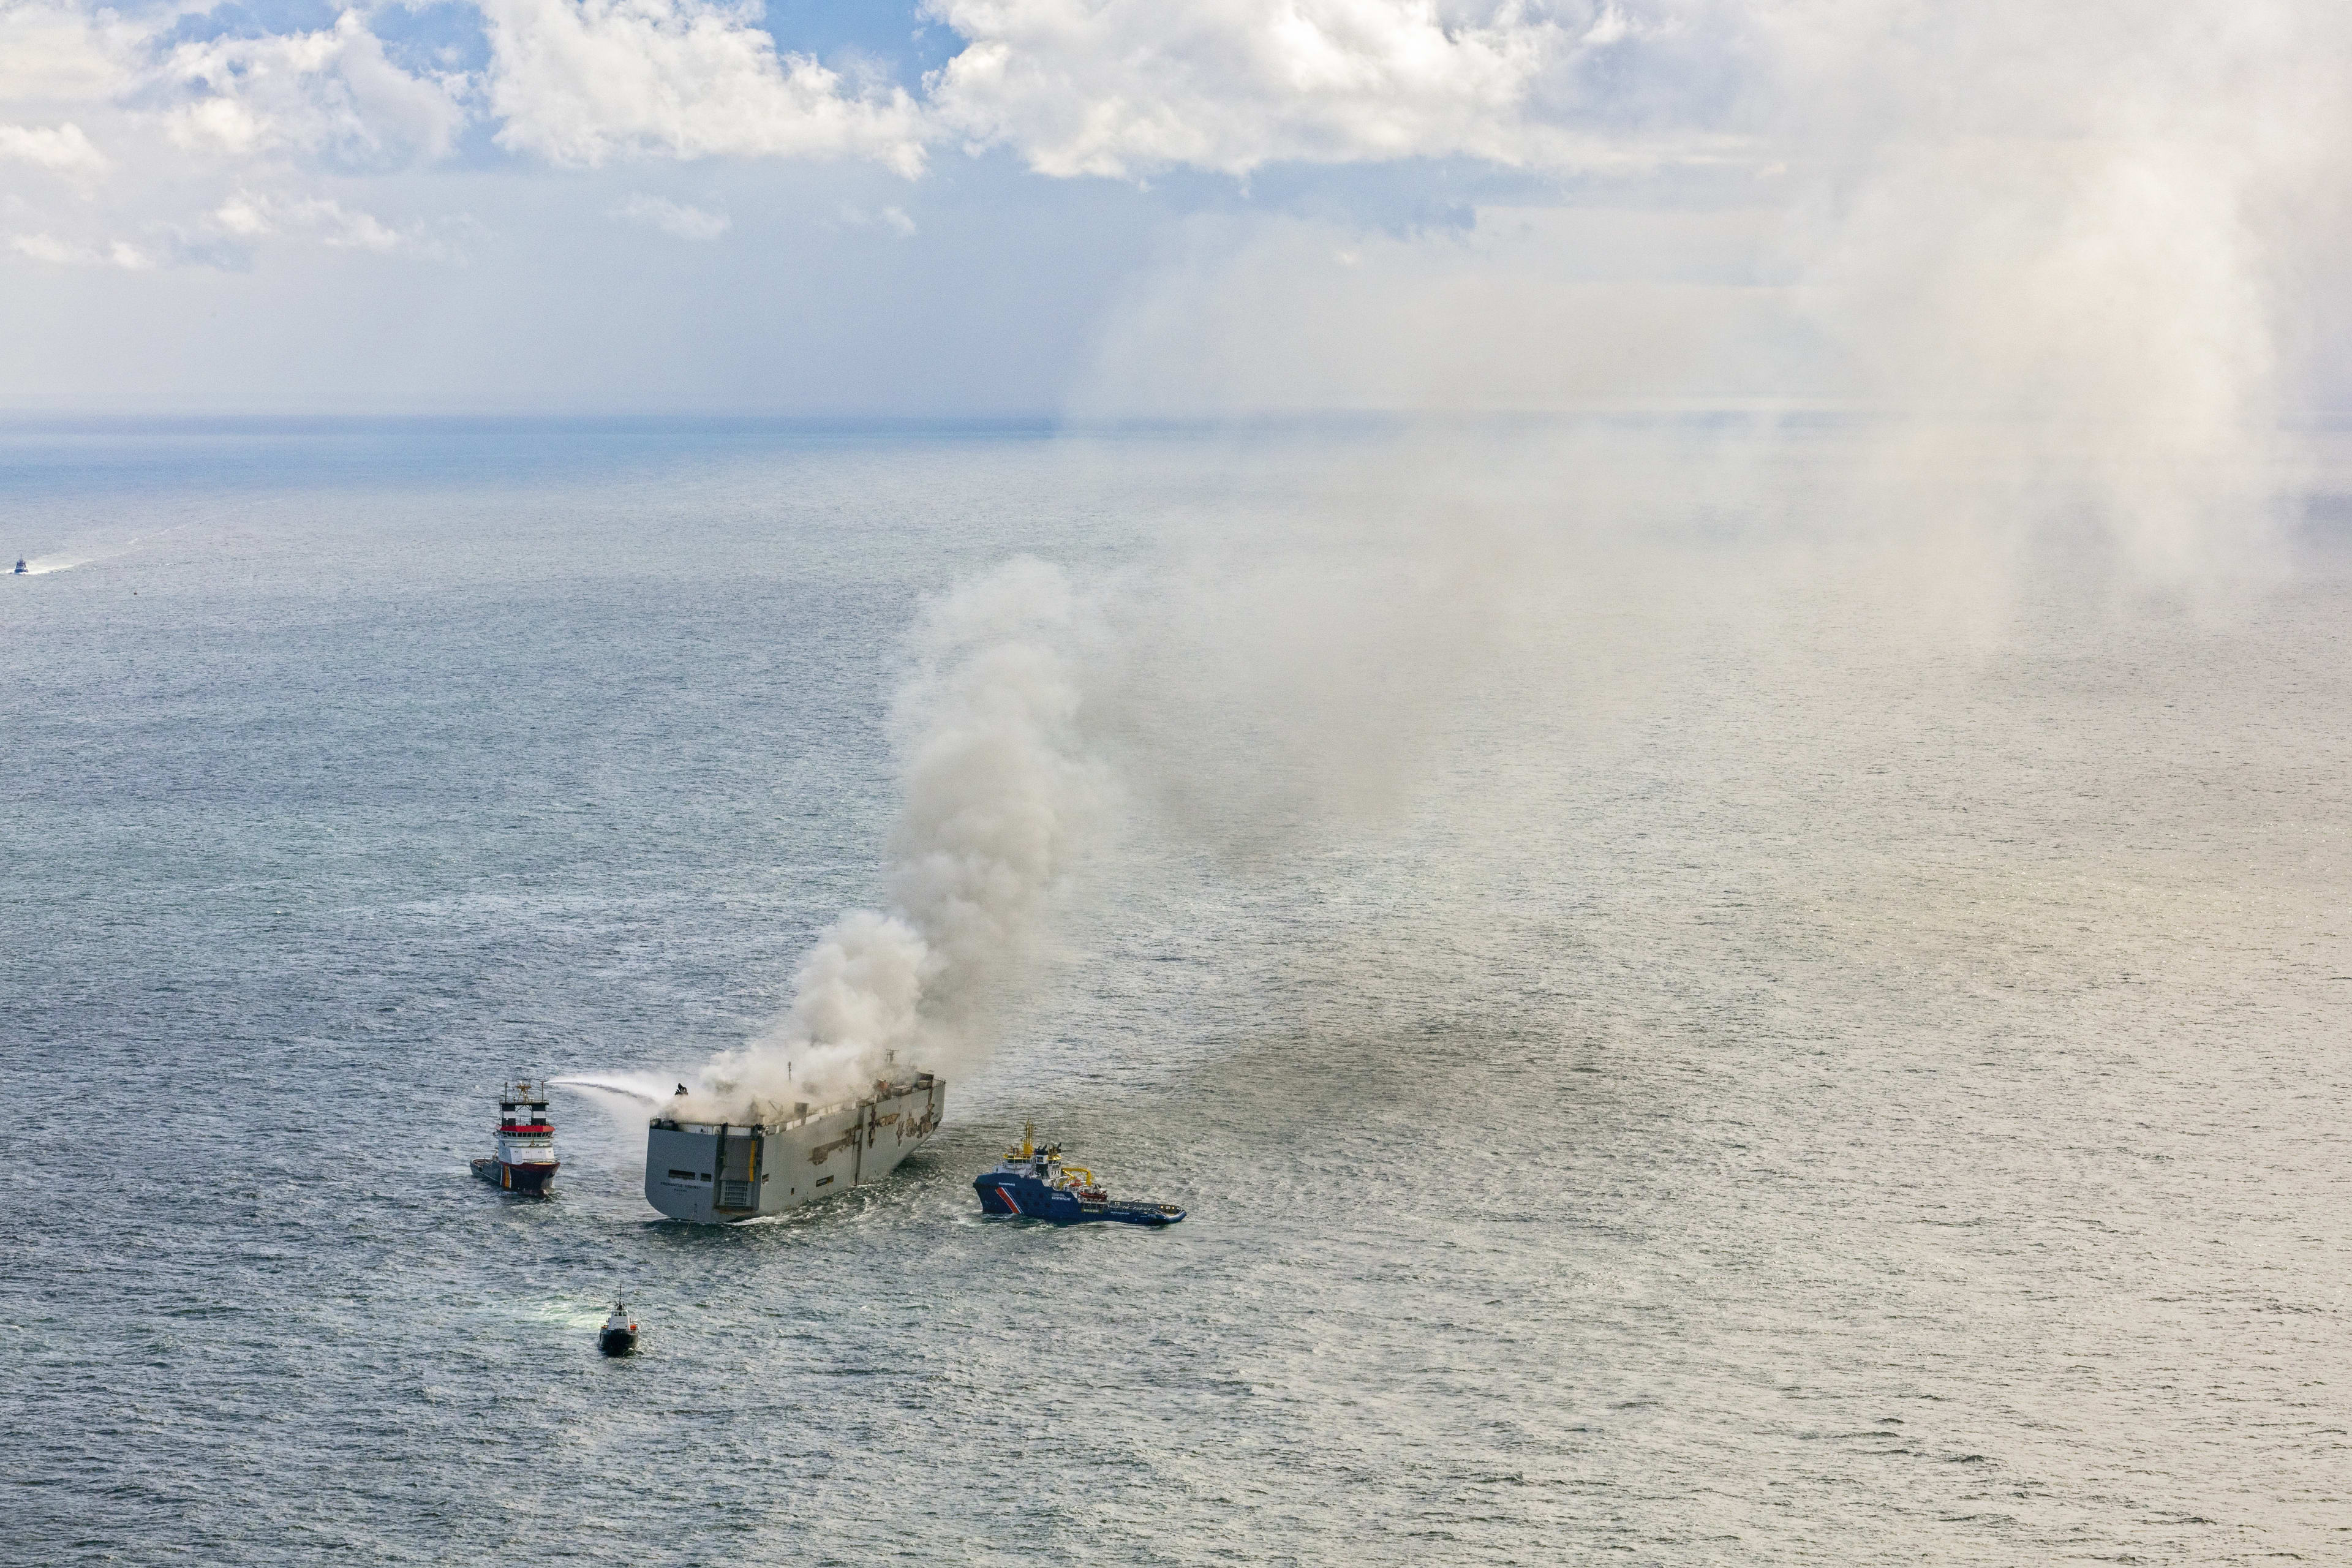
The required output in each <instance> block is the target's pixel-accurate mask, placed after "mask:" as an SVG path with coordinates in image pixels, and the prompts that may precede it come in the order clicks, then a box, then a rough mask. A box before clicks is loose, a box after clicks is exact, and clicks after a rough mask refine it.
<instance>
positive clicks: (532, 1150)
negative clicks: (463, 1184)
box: [474, 1083, 556, 1193]
mask: <svg viewBox="0 0 2352 1568" xmlns="http://www.w3.org/2000/svg"><path fill="white" fill-rule="evenodd" d="M555 1165H556V1159H555V1128H554V1126H553V1124H551V1122H550V1121H548V1120H547V1090H546V1089H545V1088H544V1087H543V1086H539V1085H533V1084H530V1083H510V1084H509V1085H507V1087H506V1088H505V1089H501V1090H500V1091H499V1136H498V1142H496V1143H495V1144H493V1145H492V1147H491V1152H490V1157H489V1158H488V1159H487V1160H477V1161H475V1162H474V1174H476V1175H478V1176H479V1177H481V1178H482V1180H484V1181H486V1182H489V1183H492V1184H495V1185H497V1186H498V1187H499V1188H500V1189H501V1190H502V1191H505V1192H509V1193H544V1192H546V1191H547V1190H548V1188H549V1187H550V1186H551V1185H552V1184H554V1181H555Z"/></svg>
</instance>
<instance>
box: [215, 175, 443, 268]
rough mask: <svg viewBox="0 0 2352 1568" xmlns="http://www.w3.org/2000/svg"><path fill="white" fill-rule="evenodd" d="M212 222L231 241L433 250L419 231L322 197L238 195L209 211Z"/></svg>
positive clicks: (345, 247) (379, 252) (383, 251)
mask: <svg viewBox="0 0 2352 1568" xmlns="http://www.w3.org/2000/svg"><path fill="white" fill-rule="evenodd" d="M212 218H213V223H214V224H215V226H217V227H218V228H219V229H220V230H221V232H222V233H224V234H226V235H229V236H231V237H235V238H237V239H243V240H252V239H260V238H263V237H267V236H269V235H274V234H288V233H291V234H302V235H308V236H310V237H313V238H315V239H316V240H317V241H318V242H319V243H320V244H322V245H325V246H329V247H332V248H334V249H338V250H370V251H374V252H375V253H377V254H378V255H383V254H384V253H386V252H390V251H394V250H435V249H437V247H434V246H431V245H430V244H428V243H427V242H426V241H425V237H424V235H423V234H422V232H421V231H419V230H415V229H400V228H395V227H394V226H392V225H390V224H387V223H385V222H384V221H383V219H381V218H379V217H377V216H374V215H373V214H372V213H364V212H352V211H350V210H347V209H346V208H345V207H344V206H343V205H342V204H341V202H337V201H333V200H331V199H329V198H326V197H323V196H292V197H285V196H278V197H273V196H268V195H254V194H252V193H250V192H247V191H239V192H238V193H237V194H236V195H234V196H231V197H230V198H229V199H228V200H227V201H226V202H223V203H222V204H221V205H219V207H217V208H215V210H214V212H213V215H212Z"/></svg>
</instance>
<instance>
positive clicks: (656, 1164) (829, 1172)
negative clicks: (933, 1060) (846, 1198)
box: [646, 1073, 948, 1225]
mask: <svg viewBox="0 0 2352 1568" xmlns="http://www.w3.org/2000/svg"><path fill="white" fill-rule="evenodd" d="M947 1104H948V1090H947V1085H946V1084H944V1083H941V1082H940V1080H939V1079H936V1078H933V1077H932V1076H931V1075H930V1074H929V1073H925V1074H923V1075H921V1076H920V1077H919V1078H917V1079H915V1080H914V1081H913V1082H911V1083H894V1084H887V1085H884V1086H882V1087H881V1088H880V1089H878V1090H877V1092H876V1093H873V1094H870V1095H868V1096H866V1098H865V1099H863V1100H856V1101H854V1102H849V1103H845V1104H840V1105H828V1106H822V1107H819V1108H817V1109H816V1110H811V1111H809V1112H807V1113H806V1114H805V1115H800V1116H796V1117H794V1118H793V1119H791V1120H788V1121H779V1122H772V1123H765V1124H761V1125H756V1126H745V1125H743V1124H741V1123H740V1122H738V1123H733V1124H726V1125H722V1124H719V1123H713V1122H701V1121H669V1120H666V1119H665V1120H661V1121H656V1122H655V1123H654V1124H653V1125H652V1127H650V1128H649V1129H647V1131H646V1202H647V1203H649V1204H651V1205H654V1207H656V1208H657V1209H659V1210H660V1211H661V1212H662V1213H664V1214H666V1215H669V1216H670V1218H672V1219H684V1220H693V1221H696V1222H698V1223H700V1224H704V1225H730V1224H734V1223H737V1222H739V1221H741V1220H747V1219H757V1218H759V1217H760V1216H761V1215H775V1214H782V1213H784V1212H786V1211H787V1210H790V1209H796V1208H798V1207H800V1206H801V1205H803V1204H810V1203H814V1202H816V1201H817V1200H818V1199H820V1198H829V1197H834V1196H835V1195H837V1194H842V1193H845V1192H847V1191H849V1189H851V1188H852V1187H861V1186H866V1185H868V1184H872V1183H875V1182H878V1181H880V1180H881V1179H882V1178H883V1177H885V1176H887V1175H888V1174H889V1173H891V1172H893V1171H895V1170H897V1169H898V1162H899V1161H901V1160H904V1159H905V1158H906V1157H907V1156H908V1155H909V1154H911V1153H913V1152H915V1151H916V1150H917V1149H919V1148H921V1147H922V1145H923V1141H924V1140H925V1139H927V1138H929V1136H930V1135H931V1133H932V1132H933V1131H936V1130H937V1129H938V1127H939V1124H940V1118H941V1117H942V1116H944V1115H945V1114H946V1113H947Z"/></svg>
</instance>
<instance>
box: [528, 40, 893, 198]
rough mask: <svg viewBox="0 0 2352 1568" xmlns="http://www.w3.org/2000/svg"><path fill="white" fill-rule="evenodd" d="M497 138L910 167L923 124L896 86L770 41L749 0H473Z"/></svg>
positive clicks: (565, 152) (561, 150)
mask: <svg viewBox="0 0 2352 1568" xmlns="http://www.w3.org/2000/svg"><path fill="white" fill-rule="evenodd" d="M482 11H483V16H484V17H485V18H486V20H487V22H488V28H489V37H490V51H491V65H490V72H489V96H490V104H491V107H492V109H493V110H495V111H496V112H497V113H498V114H499V116H500V117H501V118H502V119H504V121H506V123H505V125H504V126H503V127H502V128H501V129H500V130H499V133H498V139H499V142H500V143H501V144H502V145H504V146H507V147H510V148H513V149H515V150H517V151H519V152H528V153H538V154H539V155H541V157H544V158H546V159H548V160H550V161H551V162H553V163H568V164H573V165H594V164H599V163H605V162H607V161H608V160H610V159H612V158H614V157H615V156H619V155H625V154H632V153H635V154H640V155H656V156H660V155H667V156H670V157H676V158H698V157H710V156H738V157H809V158H823V157H864V158H874V159H878V160H879V161H881V162H882V163H887V164H888V165H889V166H890V167H892V168H894V169H896V170H898V172H899V173H901V174H908V175H910V176H911V175H913V174H917V173H919V171H920V170H921V168H922V163H923V148H922V126H921V121H920V116H919V112H918V110H917V109H916V107H915V104H914V102H913V100H910V99H909V98H908V96H907V94H906V93H905V92H904V91H903V90H900V89H896V88H893V89H888V90H887V91H871V92H866V93H863V94H858V93H853V92H852V91H851V90H849V89H848V86H847V84H846V83H845V81H844V80H843V79H842V77H841V76H840V75H839V73H837V72H835V71H833V70H830V69H828V68H825V67H824V66H823V65H820V64H819V63H818V62H817V61H815V60H814V59H812V58H808V57H807V56H804V55H789V54H784V55H780V54H779V53H778V52H777V50H776V46H775V41H774V40H773V39H772V38H771V37H768V35H767V34H766V33H764V32H761V30H760V29H759V28H758V27H756V26H753V25H752V24H753V22H754V21H755V20H756V19H757V17H758V16H759V11H758V8H757V7H756V6H755V5H745V6H736V5H717V4H710V3H709V0H484V4H483V6H482Z"/></svg>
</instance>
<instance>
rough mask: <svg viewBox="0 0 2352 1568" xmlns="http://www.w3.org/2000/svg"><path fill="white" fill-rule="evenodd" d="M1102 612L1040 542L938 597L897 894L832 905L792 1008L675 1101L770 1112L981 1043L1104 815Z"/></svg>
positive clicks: (916, 697) (729, 1111) (899, 747)
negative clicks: (1084, 712) (1086, 675)
mask: <svg viewBox="0 0 2352 1568" xmlns="http://www.w3.org/2000/svg"><path fill="white" fill-rule="evenodd" d="M1086 622H1087V616H1086V615H1085V614H1084V611H1083V608H1082V605H1081V604H1080V602H1079V599H1078V597H1077V595H1076V594H1075V593H1074V592H1073V590H1072V587H1071V584H1070V583H1069V580H1068V578H1067V577H1066V576H1065V575H1064V574H1062V573H1061V572H1060V571H1059V570H1058V569H1056V568H1055V567H1052V566H1049V565H1046V564H1045V563H1042V562H1037V561H1028V560H1024V561H1016V562H1013V563H1010V564H1008V565H1006V566H1004V567H1003V568H1001V569H999V570H998V571H996V572H994V573H992V574H989V575H987V576H985V577H982V578H980V579H977V580H975V581H973V582H971V583H968V584H964V585H962V586H961V587H959V588H957V589H956V590H955V591H953V592H952V593H950V594H949V595H945V596H944V597H942V598H940V599H937V600H934V601H932V602H931V603H930V604H929V605H926V606H925V609H924V612H923V615H922V616H921V618H920V620H919V623H918V625H917V626H916V628H915V631H914V634H913V636H912V637H911V638H910V647H909V651H910V653H911V654H912V665H913V668H912V670H911V672H910V673H909V675H908V679H907V681H906V683H905V685H904V686H903V687H902V688H901V689H900V690H899V692H898V698H897V700H896V701H895V703H894V704H893V710H892V715H891V721H892V722H891V730H892V741H893V744H894V749H895V751H896V752H897V755H898V766H899V772H900V778H901V783H902V801H901V805H900V810H899V816H898V823H897V825H896V826H895V827H894V829H893V831H892V833H891V836H890V841H889V865H888V872H887V877H886V879H885V884H884V886H885V892H886V898H885V900H883V901H884V904H885V906H886V907H884V908H882V909H878V910H875V909H861V910H849V911H848V912H846V913H845V914H843V915H842V916H841V917H840V918H838V919H837V920H835V921H834V922H833V924H832V925H831V926H830V927H828V928H827V929H826V930H825V931H824V933H823V934H821V935H820V936H819V937H818V938H817V940H816V942H815V943H814V946H812V947H811V949H810V950H809V952H808V954H807V956H806V957H805V958H803V960H802V962H801V965H800V969H799V972H798V973H796V974H795V976H794V977H793V1001H792V1005H791V1006H790V1008H789V1009H788V1010H787V1011H786V1012H785V1014H784V1016H783V1017H782V1020H781V1021H780V1022H779V1023H778V1024H777V1025H776V1026H775V1027H774V1028H773V1029H772V1030H771V1031H769V1032H768V1033H767V1034H766V1035H764V1036H762V1037H760V1038H758V1039H756V1040H754V1041H752V1042H751V1044H749V1045H747V1046H745V1047H741V1048H740V1049H738V1050H733V1051H728V1052H724V1053H721V1054H720V1055H719V1056H716V1057H714V1058H711V1060H710V1061H709V1063H708V1064H706V1065H705V1066H704V1067H703V1068H701V1070H700V1072H699V1073H698V1076H697V1080H696V1083H695V1084H694V1085H693V1086H692V1088H691V1092H690V1093H689V1094H688V1097H687V1102H686V1103H685V1104H683V1105H681V1106H679V1107H678V1108H677V1111H675V1112H674V1114H679V1115H685V1116H688V1117H693V1118H697V1119H704V1120H710V1121H728V1120H732V1121H762V1120H768V1119H771V1118H772V1117H774V1116H776V1115H779V1114H782V1113H784V1112H785V1111H786V1110H787V1108H789V1107H790V1106H791V1105H792V1104H793V1102H795V1101H802V1100H805V1101H810V1102H812V1103H823V1102H824V1101H826V1100H832V1099H836V1098H840V1097H842V1096H844V1095H846V1094H850V1093H854V1092H856V1091H858V1090H862V1089H866V1088H869V1087H871V1085H872V1083H873V1082H874V1080H875V1079H877V1078H878V1077H880V1076H882V1075H883V1073H884V1072H885V1070H886V1068H887V1064H888V1062H889V1061H890V1059H891V1058H892V1056H893V1055H894V1054H898V1053H904V1054H906V1055H908V1056H909V1057H910V1058H911V1057H919V1058H921V1059H922V1064H923V1065H924V1066H926V1067H929V1068H933V1069H934V1070H940V1071H952V1070H955V1069H956V1068H959V1067H960V1066H962V1065H964V1064H967V1063H969V1062H971V1061H972V1060H973V1059H975V1058H978V1057H980V1056H981V1055H982V1054H984V1053H985V1051H986V1050H987V1048H988V1047H989V1046H990V1044H991V1043H992V1034H993V1031H994V1028H995V1026H996V1025H997V1023H998V1021H999V1020H1000V1019H1001V1018H1002V1017H1003V1015H1004V1013H1005V1010H1006V1009H1007V1008H1008V1007H1009V1006H1010V1005H1012V1004H1013V1003H1014V1002H1016V1001H1017V1000H1018V998H1019V997H1020V995H1021V994H1022V993H1023V991H1024V986H1025V984H1026V981H1027V979H1028V977H1029V974H1030V973H1031V971H1032V968H1033V965H1034V960H1035V956H1036V947H1037V938H1038V933H1039V931H1040V929H1041V927H1042V925H1043V922H1044V919H1045V914H1046V911H1047V909H1048V906H1049V904H1050V902H1051V900H1052V896H1053V893H1054V891H1055V888H1056V887H1057V886H1058V885H1059V884H1060V883H1061V882H1062V880H1063V879H1064V878H1065V877H1066V874H1067V872H1068V871H1069V869H1070V868H1071V866H1072V865H1073V863H1074V862H1075V861H1076V859H1077V858H1079V856H1080V854H1081V853H1082V850H1083V848H1084V847H1085V846H1086V845H1087V843H1088V842H1089V841H1090V840H1091V838H1092V837H1093V835H1094V833H1095V831H1096V830H1097V827H1098V826H1099V824H1100V822H1101V820H1102V813H1101V805H1102V801H1103V798H1104V790H1105V786H1104V783H1103V774H1102V772H1101V769H1100V768H1099V766H1098V765H1097V763H1094V762H1092V761H1091V760H1090V759H1089V758H1088V757H1087V755H1086V754H1085V752H1084V750H1083V748H1082V746H1081V744H1080V741H1079V731H1078V720H1079V707H1080V702H1079V682H1078V679H1077V678H1076V665H1075V654H1076V647H1077V645H1078V644H1079V642H1080V640H1081V638H1082V637H1083V636H1084V634H1085V632H1086V629H1087V626H1086Z"/></svg>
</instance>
